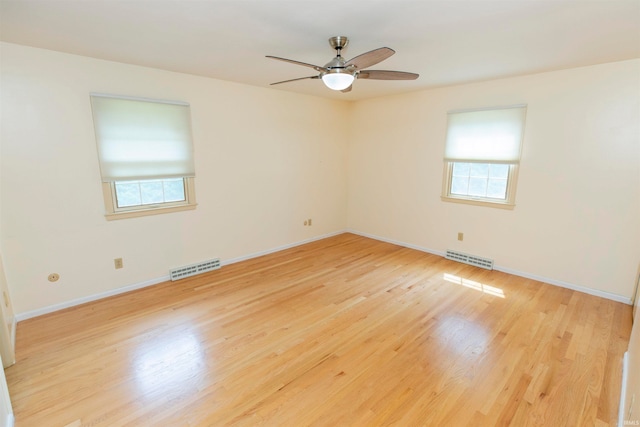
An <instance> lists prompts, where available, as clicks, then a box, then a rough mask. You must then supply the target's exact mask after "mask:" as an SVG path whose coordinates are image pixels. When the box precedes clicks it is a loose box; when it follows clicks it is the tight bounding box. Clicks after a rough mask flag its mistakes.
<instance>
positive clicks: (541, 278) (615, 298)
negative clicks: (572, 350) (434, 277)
mask: <svg viewBox="0 0 640 427" xmlns="http://www.w3.org/2000/svg"><path fill="white" fill-rule="evenodd" d="M347 232H349V233H353V234H357V235H359V236H363V237H368V238H370V239H375V240H380V241H382V242H387V243H392V244H394V245H398V246H404V247H406V248H410V249H415V250H418V251H422V252H427V253H430V254H434V255H440V256H445V252H443V251H437V250H435V249H429V248H424V247H421V246H417V245H413V244H410V243H405V242H401V241H398V240H393V239H387V238H384V237H380V236H375V235H372V234H368V233H362V232H360V231H357V230H353V229H348V230H347ZM493 269H494V270H497V271H502V272H503V273H508V274H513V275H514V276H520V277H524V278H527V279H532V280H537V281H538V282H544V283H548V284H550V285H554V286H560V287H561V288H567V289H572V290H574V291H578V292H582V293H585V294H589V295H594V296H597V297H601V298H605V299H609V300H612V301H617V302H622V303H624V304H628V305H631V304H632V303H631V298H627V297H623V296H622V295H618V294H613V293H610V292H605V291H600V290H598V289H592V288H588V287H586V286H580V285H574V284H573V283H568V282H563V281H561V280H555V279H551V278H549V277H544V276H538V275H536V274H531V273H527V272H523V271H518V270H514V269H511V268H507V267H502V266H499V265H494V266H493Z"/></svg>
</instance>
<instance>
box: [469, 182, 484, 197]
mask: <svg viewBox="0 0 640 427" xmlns="http://www.w3.org/2000/svg"><path fill="white" fill-rule="evenodd" d="M469 195H470V196H478V197H484V196H486V195H487V180H486V179H485V178H470V179H469Z"/></svg>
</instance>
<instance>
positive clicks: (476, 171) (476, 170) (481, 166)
mask: <svg viewBox="0 0 640 427" xmlns="http://www.w3.org/2000/svg"><path fill="white" fill-rule="evenodd" d="M470 174H471V176H475V177H488V176H489V164H487V163H472V164H471V172H470Z"/></svg>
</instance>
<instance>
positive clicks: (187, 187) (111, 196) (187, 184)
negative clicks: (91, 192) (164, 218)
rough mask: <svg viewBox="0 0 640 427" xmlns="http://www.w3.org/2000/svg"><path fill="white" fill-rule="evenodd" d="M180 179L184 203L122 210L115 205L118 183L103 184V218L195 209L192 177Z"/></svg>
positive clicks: (129, 207) (158, 204)
mask: <svg viewBox="0 0 640 427" xmlns="http://www.w3.org/2000/svg"><path fill="white" fill-rule="evenodd" d="M182 179H183V180H184V196H185V200H184V201H180V202H165V203H155V204H149V205H136V206H128V207H122V208H119V207H118V206H117V204H116V186H115V183H116V182H118V181H110V182H103V183H102V193H103V196H104V206H105V210H106V212H105V218H107V220H114V219H125V218H136V217H141V216H147V215H158V214H164V213H170V212H181V211H186V210H193V209H195V208H196V206H197V205H198V204H197V203H196V192H195V182H194V177H188V176H185V177H183V178H182Z"/></svg>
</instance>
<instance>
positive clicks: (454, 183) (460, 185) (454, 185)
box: [451, 176, 469, 196]
mask: <svg viewBox="0 0 640 427" xmlns="http://www.w3.org/2000/svg"><path fill="white" fill-rule="evenodd" d="M468 191H469V178H467V177H466V176H464V177H459V176H454V177H453V178H452V179H451V194H460V195H463V196H466V195H467V193H468Z"/></svg>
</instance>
